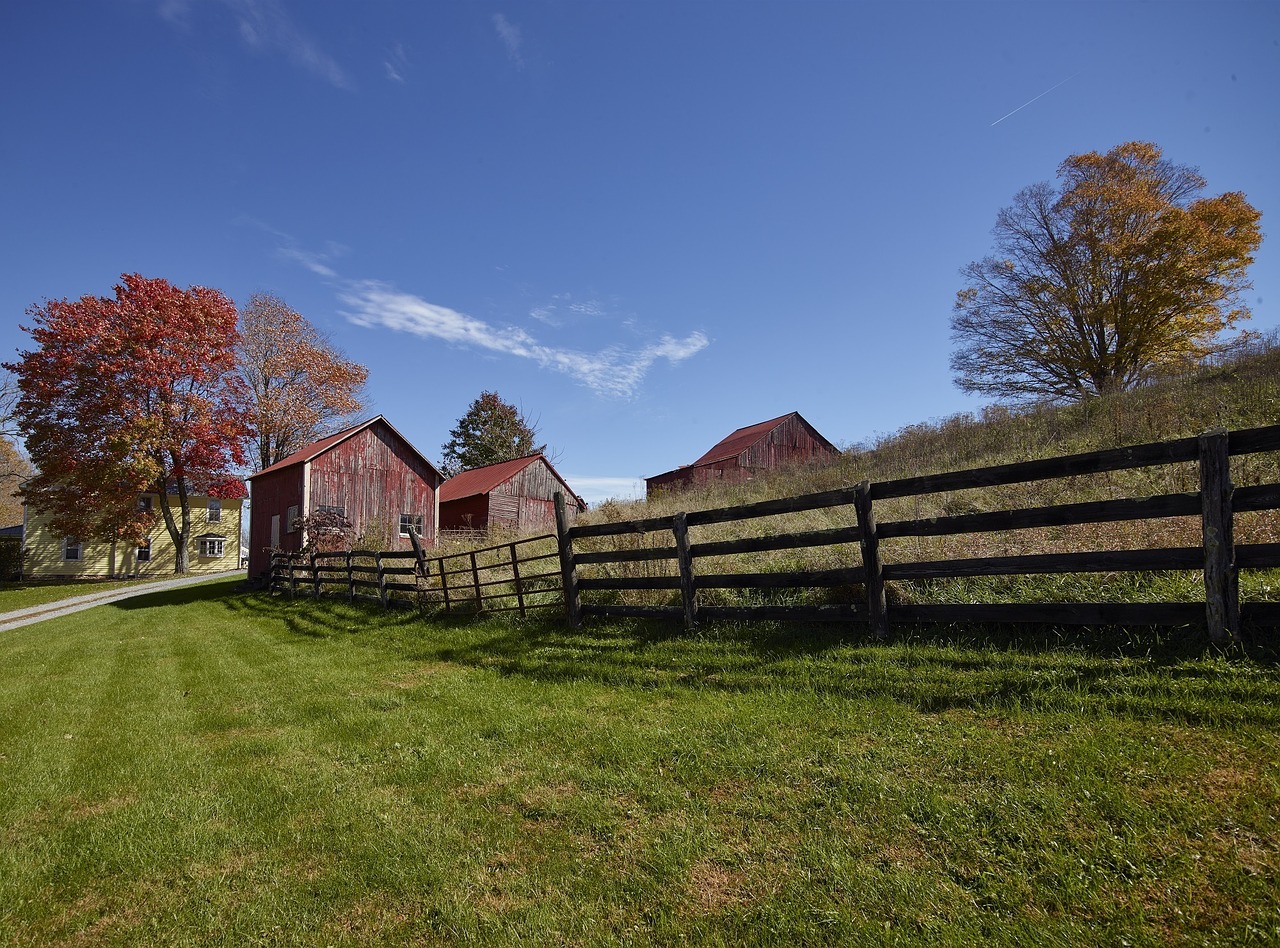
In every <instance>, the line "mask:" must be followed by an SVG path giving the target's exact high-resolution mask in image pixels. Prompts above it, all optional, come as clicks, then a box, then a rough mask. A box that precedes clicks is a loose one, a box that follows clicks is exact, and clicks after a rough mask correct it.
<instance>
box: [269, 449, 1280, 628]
mask: <svg viewBox="0 0 1280 948" xmlns="http://www.w3.org/2000/svg"><path fill="white" fill-rule="evenodd" d="M1277 451H1280V425H1272V426H1270V427H1266V428H1254V429H1249V430H1244V431H1233V432H1229V433H1228V432H1225V431H1215V432H1209V433H1206V434H1204V435H1201V436H1200V437H1197V438H1182V439H1178V440H1175V441H1164V442H1158V443H1154V444H1146V445H1137V446H1135V447H1127V448H1116V449H1110V450H1105V451H1092V452H1088V453H1084V454H1075V455H1070V456H1067V457H1059V458H1050V459H1045V460H1038V461H1025V462H1019V463H1016V464H1004V465H999V466H995V467H986V468H978V469H974V470H968V471H955V472H951V473H946V474H930V475H924V476H920V477H910V478H902V479H899V480H893V481H883V482H875V483H873V482H870V481H864V482H863V483H861V484H857V485H855V486H852V487H845V488H841V489H838V490H831V491H824V492H821V493H816V494H807V495H803V496H797V497H786V498H782V499H779V500H768V501H762V502H758V503H753V504H744V505H739V506H734V507H724V508H719V509H716V510H698V511H691V512H688V513H677V514H674V515H671V516H664V517H652V518H647V519H640V520H629V521H622V522H617V523H594V524H573V523H571V522H570V519H569V516H568V513H567V508H566V505H565V500H564V497H563V495H558V496H557V499H556V522H557V529H556V533H555V534H554V535H546V536H539V537H529V538H525V539H522V540H516V541H514V542H509V543H502V544H495V545H492V546H487V547H481V548H479V549H476V550H468V551H465V552H461V553H452V554H441V555H436V556H431V555H428V553H427V552H426V551H424V550H423V549H422V548H421V547H420V546H419V545H418V543H417V540H416V538H414V549H413V551H409V552H395V553H387V552H377V551H372V550H355V551H349V552H342V553H314V554H310V555H303V554H292V555H285V554H277V555H276V556H274V557H273V559H272V580H271V589H272V590H273V592H280V593H287V594H288V595H290V596H294V597H296V596H298V595H307V596H313V597H320V596H325V595H332V596H341V597H344V598H347V599H349V600H356V599H368V600H372V601H376V602H379V603H380V604H381V605H382V606H383V607H384V608H388V607H391V606H394V605H417V606H418V607H419V608H436V609H442V610H443V611H445V612H448V613H489V612H508V611H517V612H519V613H520V615H522V616H523V615H526V614H527V613H528V611H529V610H532V609H547V608H563V609H564V610H565V611H566V614H567V616H568V619H569V621H570V623H571V624H572V625H575V626H576V625H579V624H581V622H582V621H583V620H584V618H587V617H592V616H618V617H642V618H670V619H677V620H679V621H681V622H682V623H683V624H684V625H685V627H686V628H692V627H693V626H695V625H696V624H697V623H698V622H699V621H700V620H703V619H783V620H798V621H847V622H866V623H868V625H869V626H870V628H871V630H872V631H873V632H874V633H875V634H876V635H878V636H880V637H887V635H888V634H889V630H890V623H891V621H892V622H901V623H908V622H966V621H971V622H1010V623H1024V622H1025V623H1042V624H1054V625H1057V624H1062V625H1068V624H1079V625H1167V626H1179V625H1189V624H1196V623H1203V624H1204V625H1206V626H1207V627H1208V630H1209V633H1210V636H1211V637H1212V639H1213V640H1214V641H1215V642H1219V643H1225V642H1228V641H1233V640H1238V639H1239V638H1240V634H1241V633H1240V629H1241V621H1242V616H1243V617H1244V618H1245V619H1247V620H1248V621H1250V622H1255V623H1258V624H1260V625H1268V626H1280V603H1277V602H1248V603H1245V604H1244V605H1242V604H1241V602H1240V593H1239V572H1240V570H1245V569H1268V568H1276V567H1280V543H1251V544H1237V543H1235V540H1234V525H1235V518H1236V515H1238V514H1242V513H1251V512H1258V511H1275V510H1280V483H1266V484H1261V485H1254V486H1247V487H1240V488H1235V487H1234V486H1233V485H1232V483H1231V472H1230V459H1231V458H1232V457H1236V456H1240V455H1247V454H1257V453H1261V452H1277ZM1186 463H1194V464H1196V466H1197V469H1198V473H1199V490H1197V491H1184V492H1179V493H1169V494H1160V495H1156V496H1149V497H1134V498H1122V499H1114V500H1099V501H1089V502H1084V503H1079V502H1077V503H1063V504H1050V505H1046V506H1038V507H1026V508H1018V509H1007V510H995V511H987V512H981V513H961V514H957V515H949V516H938V517H925V518H915V519H899V520H889V521H886V522H878V521H877V516H876V512H877V511H876V504H877V503H881V504H882V505H883V502H885V501H889V500H894V499H900V498H918V497H926V496H928V495H940V494H948V493H950V492H955V491H964V490H971V489H975V488H993V487H1002V486H1006V485H1014V484H1026V483H1031V482H1036V481H1051V480H1060V479H1064V478H1074V477H1079V476H1082V475H1092V474H1103V473H1107V472H1113V471H1125V470H1134V469H1138V468H1147V467H1155V466H1159V465H1169V464H1186ZM1278 469H1280V466H1278ZM882 509H883V507H882ZM810 511H827V515H828V516H835V517H837V518H842V517H843V518H845V519H846V521H847V522H845V523H844V524H841V525H837V526H833V527H826V528H823V529H813V530H801V531H796V532H790V533H780V532H776V531H775V530H771V529H770V525H769V524H768V522H767V521H765V518H769V517H776V516H779V515H784V514H803V513H806V512H810ZM1171 517H1196V518H1198V519H1199V521H1200V531H1199V534H1200V539H1201V542H1200V544H1199V545H1197V546H1185V547H1168V548H1160V549H1111V550H1101V551H1093V552H1070V553H1035V554H1027V555H1017V556H981V557H959V558H951V559H945V560H918V561H908V562H887V561H886V559H885V557H884V555H883V552H882V549H881V543H882V541H885V540H894V539H899V538H904V537H943V536H954V535H960V534H987V533H1005V532H1008V531H1018V530H1027V529H1035V528H1043V527H1070V526H1082V525H1102V524H1116V523H1122V522H1125V521H1147V520H1156V519H1163V518H1171ZM761 521H765V522H764V525H763V526H762V527H761V528H760V529H759V532H758V533H757V534H756V535H752V536H746V537H739V538H736V539H731V540H708V541H705V542H697V541H696V539H693V538H691V531H696V530H697V529H698V528H700V527H707V526H711V525H714V524H729V523H737V524H746V525H748V527H750V526H751V525H753V523H756V522H761ZM668 537H669V539H665V538H668ZM641 540H643V541H645V542H650V543H654V544H655V545H650V546H640V545H638V543H637V541H641ZM824 547H825V548H829V551H830V552H831V553H832V554H833V556H832V557H829V559H833V560H834V561H835V562H837V563H839V564H840V565H838V566H836V567H834V568H827V569H796V570H790V571H787V570H772V571H759V570H757V571H754V572H753V571H741V572H716V571H715V567H714V566H713V567H712V568H710V569H705V570H700V569H699V566H700V565H703V564H705V563H706V562H707V561H708V560H710V559H712V558H715V559H716V560H717V561H720V562H723V558H725V557H737V556H750V555H751V554H755V553H766V552H779V551H792V550H794V551H798V550H813V549H815V548H824ZM553 560H558V564H557V565H558V568H555V567H553V566H551V565H550V564H551V561H553ZM672 563H674V571H672V566H671V564H672ZM659 569H661V570H662V571H663V572H655V570H659ZM721 569H723V567H721ZM1166 570H1187V571H1197V572H1201V573H1202V574H1203V577H1204V591H1205V597H1204V601H1203V602H1154V603H1129V602H1125V603H1120V602H1048V603H1025V602H998V603H981V604H912V603H894V604H893V605H892V606H891V605H890V604H889V602H888V599H887V596H886V592H885V583H886V582H893V581H911V580H932V579H959V578H966V577H980V576H1020V575H1030V574H1051V573H1113V572H1126V571H1166ZM637 572H639V573H641V574H643V575H636V573H637ZM725 589H729V590H735V591H736V592H737V595H736V598H738V599H741V600H746V601H747V602H748V603H749V601H750V598H751V597H752V596H756V597H759V594H760V592H761V591H763V590H805V591H813V590H826V591H828V592H829V591H831V590H838V591H840V592H841V594H842V595H843V597H844V600H845V601H839V602H833V603H826V604H813V603H812V602H810V603H778V602H773V603H762V604H742V605H723V604H714V603H707V602H705V601H704V600H705V598H706V596H705V595H704V593H706V592H707V591H709V590H725ZM633 593H653V594H660V595H662V596H663V597H665V599H666V601H665V602H662V603H659V604H634V603H619V602H616V601H614V602H610V601H606V600H607V599H609V598H617V597H619V596H620V595H622V594H633ZM806 595H809V597H810V598H813V597H812V596H811V594H806Z"/></svg>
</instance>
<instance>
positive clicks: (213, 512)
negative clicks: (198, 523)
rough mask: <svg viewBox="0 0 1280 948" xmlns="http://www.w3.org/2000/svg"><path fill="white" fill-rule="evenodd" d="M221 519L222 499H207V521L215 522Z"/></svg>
mask: <svg viewBox="0 0 1280 948" xmlns="http://www.w3.org/2000/svg"><path fill="white" fill-rule="evenodd" d="M221 519H222V501H220V500H211V501H209V522H210V523H217V522H218V521H219V520H221Z"/></svg>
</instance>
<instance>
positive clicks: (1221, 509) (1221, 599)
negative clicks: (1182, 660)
mask: <svg viewBox="0 0 1280 948" xmlns="http://www.w3.org/2000/svg"><path fill="white" fill-rule="evenodd" d="M1234 490H1235V488H1234V487H1233V486H1232V484H1231V458H1230V455H1229V454H1228V452H1227V433H1226V432H1225V431H1222V430H1221V429H1219V430H1216V431H1206V432H1205V433H1204V434H1202V435H1201V436H1200V512H1201V523H1202V531H1203V535H1204V597H1205V602H1204V605H1205V622H1206V623H1207V625H1208V627H1209V638H1210V639H1211V640H1212V641H1213V642H1214V644H1215V645H1223V644H1226V643H1227V642H1239V641H1240V584H1239V574H1238V573H1237V572H1236V548H1235V537H1234V532H1235V531H1234V527H1233V524H1232V511H1231V495H1232V493H1233V492H1234Z"/></svg>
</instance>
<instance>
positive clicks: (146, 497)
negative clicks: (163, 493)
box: [138, 494, 155, 513]
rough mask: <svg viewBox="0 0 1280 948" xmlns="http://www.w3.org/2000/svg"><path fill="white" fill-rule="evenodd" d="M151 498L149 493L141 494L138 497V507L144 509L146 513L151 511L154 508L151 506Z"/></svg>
mask: <svg viewBox="0 0 1280 948" xmlns="http://www.w3.org/2000/svg"><path fill="white" fill-rule="evenodd" d="M152 500H153V498H152V497H151V495H150V494H143V495H142V496H141V497H139V498H138V509H139V510H145V511H146V512H147V513H151V511H152V510H153V509H155V508H154V507H153V506H152Z"/></svg>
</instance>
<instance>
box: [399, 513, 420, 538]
mask: <svg viewBox="0 0 1280 948" xmlns="http://www.w3.org/2000/svg"><path fill="white" fill-rule="evenodd" d="M425 520H426V518H424V517H423V516H422V514H413V513H402V514H401V515H400V536H402V537H407V536H408V535H409V530H412V531H413V532H414V533H416V534H417V535H418V536H419V537H421V536H422V527H423V524H424V523H425ZM406 521H407V524H406ZM406 526H407V528H408V529H406Z"/></svg>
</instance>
